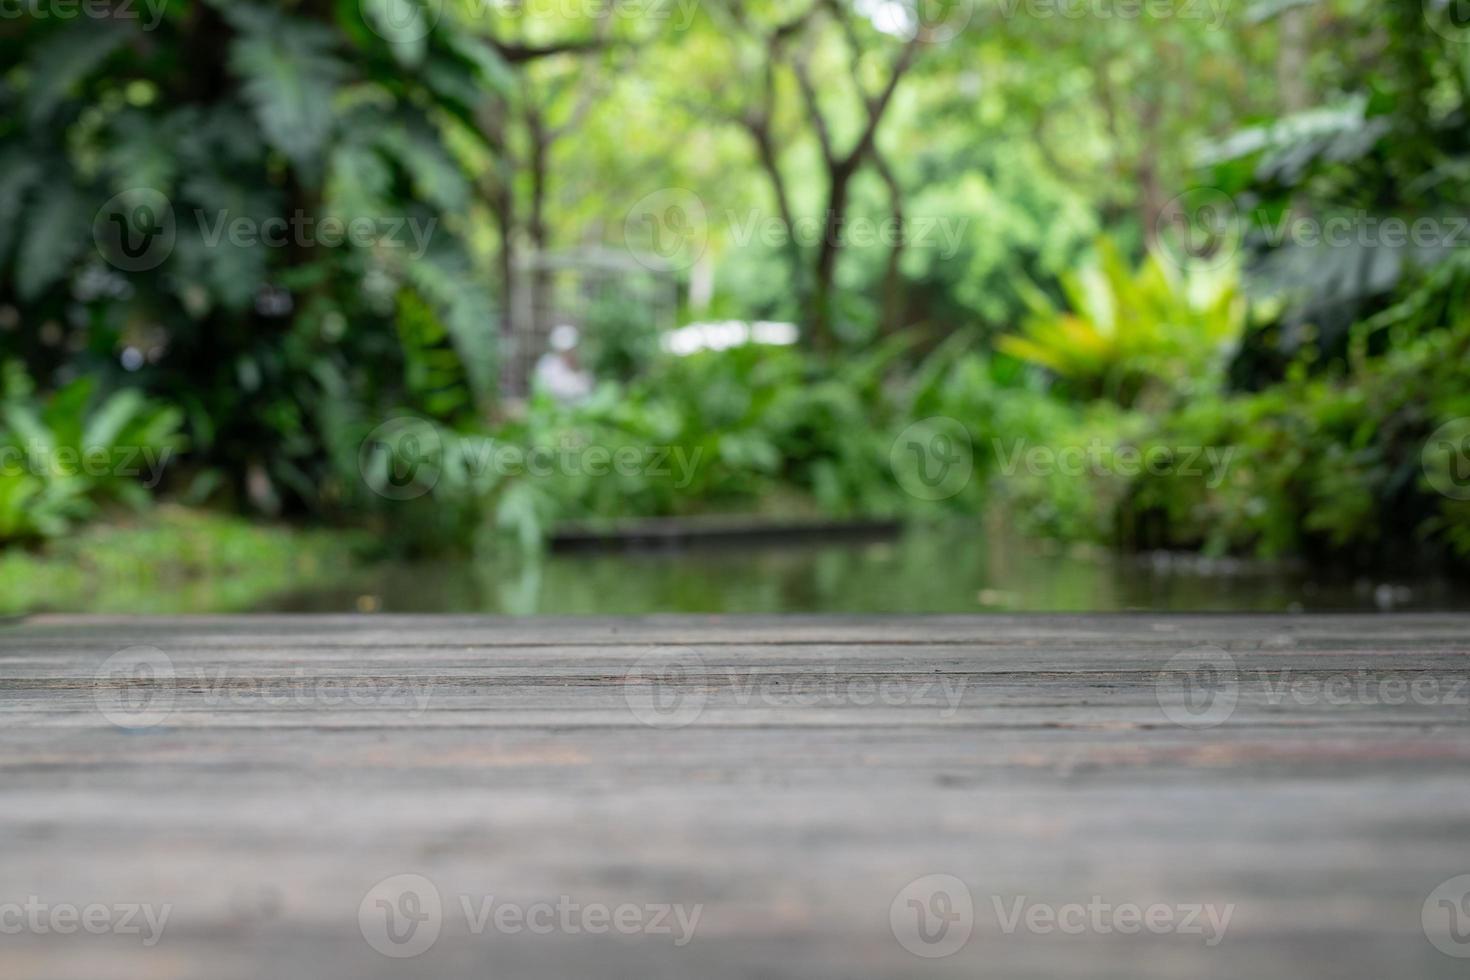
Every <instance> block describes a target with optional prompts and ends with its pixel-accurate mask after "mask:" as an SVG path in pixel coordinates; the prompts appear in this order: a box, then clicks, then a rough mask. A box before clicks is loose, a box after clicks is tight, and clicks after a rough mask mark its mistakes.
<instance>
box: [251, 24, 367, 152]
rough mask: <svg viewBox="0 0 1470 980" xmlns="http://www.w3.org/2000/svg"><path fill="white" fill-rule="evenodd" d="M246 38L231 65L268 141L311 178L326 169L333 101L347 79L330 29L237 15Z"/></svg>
mask: <svg viewBox="0 0 1470 980" xmlns="http://www.w3.org/2000/svg"><path fill="white" fill-rule="evenodd" d="M233 19H234V20H235V22H236V24H237V25H238V26H240V27H241V29H242V34H241V36H240V37H238V38H236V40H235V42H234V44H233V45H231V47H230V67H231V69H232V70H233V71H234V72H235V73H236V74H237V75H239V76H240V79H241V81H242V82H243V83H244V94H245V98H246V100H247V101H248V102H249V103H250V105H251V107H252V108H253V109H254V110H255V116H256V119H257V120H258V121H259V122H260V128H261V130H262V131H263V132H264V133H265V135H266V138H267V139H268V140H269V141H270V143H271V145H273V146H274V147H275V148H276V149H278V150H280V151H281V152H282V153H284V154H285V155H286V156H287V157H289V158H290V159H291V161H292V162H293V163H294V164H296V165H297V166H298V167H300V168H301V169H302V170H303V171H305V172H306V174H308V175H314V174H316V173H317V172H318V170H319V168H320V155H321V151H322V147H323V146H325V145H326V143H327V141H328V139H329V138H330V137H331V134H332V130H333V113H332V98H333V96H334V95H335V94H336V91H337V86H338V84H339V83H340V82H341V81H342V79H343V78H344V77H346V75H347V68H346V66H345V65H344V64H343V63H342V62H341V61H340V60H338V59H337V57H336V56H335V55H334V54H333V47H334V43H335V39H334V37H333V35H332V34H331V32H330V31H328V30H326V29H325V28H323V27H321V26H319V25H317V24H312V23H309V22H306V21H302V20H297V19H294V18H290V17H285V16H280V15H271V14H261V13H260V12H258V11H252V12H251V13H249V14H242V13H239V12H237V13H236V14H235V15H234V17H233Z"/></svg>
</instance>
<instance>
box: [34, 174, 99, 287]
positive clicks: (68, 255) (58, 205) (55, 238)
mask: <svg viewBox="0 0 1470 980" xmlns="http://www.w3.org/2000/svg"><path fill="white" fill-rule="evenodd" d="M89 217H90V215H88V213H87V209H86V206H85V205H84V204H83V202H82V200H81V198H80V197H78V196H77V193H76V191H75V190H74V189H73V187H72V186H71V184H69V183H66V182H57V183H56V184H54V185H53V186H52V188H51V189H50V190H48V191H47V192H46V193H45V194H42V195H41V198H40V200H39V201H38V202H37V203H36V205H35V206H34V207H32V208H31V209H30V212H29V214H28V215H27V217H26V220H25V221H24V222H23V227H22V229H21V234H22V235H23V236H24V237H23V238H22V239H21V242H20V250H19V251H18V252H17V253H16V259H15V287H16V290H17V291H18V292H19V293H20V296H21V299H26V300H33V299H35V298H36V297H38V296H40V295H41V294H42V293H44V292H45V291H46V290H47V289H49V288H51V286H53V285H54V284H55V283H56V282H57V281H58V280H59V279H61V278H62V277H63V276H64V275H66V273H67V270H68V269H69V268H70V267H71V264H72V261H73V260H74V259H75V258H76V257H77V255H78V253H80V252H81V250H82V248H83V245H84V243H85V242H86V239H87V234H88V227H89V226H88V223H87V219H88V218H89Z"/></svg>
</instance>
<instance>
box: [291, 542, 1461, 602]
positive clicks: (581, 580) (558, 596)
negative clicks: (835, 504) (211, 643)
mask: <svg viewBox="0 0 1470 980" xmlns="http://www.w3.org/2000/svg"><path fill="white" fill-rule="evenodd" d="M1467 606H1470V601H1467V590H1466V586H1465V583H1463V582H1461V583H1451V582H1447V581H1443V580H1437V579H1427V578H1422V577H1404V576H1397V577H1392V576H1390V577H1384V576H1370V577H1361V576H1359V577H1339V576H1333V575H1331V574H1329V573H1326V572H1323V571H1320V570H1317V571H1308V570H1305V569H1302V568H1293V567H1290V566H1281V565H1270V564H1264V563H1253V562H1241V561H1235V560H1208V559H1200V558H1193V557H1181V556H1166V555H1156V556H1118V555H1114V554H1111V553H1109V552H1107V551H1105V550H1102V549H1097V548H1089V547H1062V546H1059V545H1056V544H1054V543H1049V542H1037V541H1028V540H1025V539H1022V538H1019V537H1017V536H1015V535H1014V534H1009V533H1007V531H1006V529H1005V528H1004V527H1003V526H1001V525H984V526H982V525H946V526H938V527H920V528H912V529H910V530H908V531H906V532H904V533H903V534H901V535H900V536H898V537H896V538H895V539H893V540H884V541H871V540H865V541H828V542H823V543H812V542H810V541H802V542H793V543H791V544H780V543H775V544H772V543H765V544H761V545H759V546H749V547H731V546H728V545H723V546H719V547H690V548H684V549H681V550H662V551H657V552H643V553H593V554H588V553H578V554H567V555H559V554H552V555H547V556H544V557H542V558H539V559H537V560H525V559H513V558H509V557H502V558H498V559H495V560H488V561H483V560H482V561H477V562H470V561H457V562H436V563H424V564H412V565H384V566H378V567H374V568H370V569H365V570H363V571H361V572H360V573H358V574H355V575H352V576H351V577H350V578H349V579H347V580H344V581H341V582H338V583H335V584H332V585H329V586H326V587H323V588H320V589H313V590H311V591H309V592H304V593H294V594H291V595H285V596H280V597H277V598H276V599H274V600H272V601H271V602H269V603H268V604H266V605H265V606H264V607H262V608H265V609H270V610H288V611H347V610H353V609H364V610H382V611H385V612H486V613H504V614H509V615H537V614H541V615H558V614H559V615H579V614H644V613H658V612H688V613H698V612H705V613H803V612H836V613H905V612H912V613H955V612H986V611H992V612H1010V611H1014V612H1021V611H1057V612H1062V611H1066V612H1082V611H1114V610H1158V611H1235V610H1238V611H1257V612H1268V611H1269V612H1290V611H1324V610H1351V609H1360V610H1383V609H1453V608H1466V607H1467Z"/></svg>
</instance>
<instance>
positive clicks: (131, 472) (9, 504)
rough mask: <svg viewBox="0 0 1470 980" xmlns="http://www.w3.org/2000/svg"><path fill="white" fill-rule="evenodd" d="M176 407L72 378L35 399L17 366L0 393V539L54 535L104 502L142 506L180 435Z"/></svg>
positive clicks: (177, 446) (9, 370)
mask: <svg viewBox="0 0 1470 980" xmlns="http://www.w3.org/2000/svg"><path fill="white" fill-rule="evenodd" d="M181 422H182V415H181V413H180V412H179V411H178V410H176V409H173V408H169V407H166V406H162V405H159V404H157V403H154V402H150V401H149V400H148V399H146V398H144V396H143V395H142V394H141V393H140V392H138V391H136V390H132V389H124V390H121V391H116V392H113V393H112V394H111V395H109V396H107V397H106V398H100V397H98V394H97V388H96V385H95V384H94V383H93V382H92V381H90V380H88V379H82V380H78V381H74V382H72V383H71V384H69V385H67V386H66V387H64V388H62V389H60V390H59V391H57V392H55V393H54V394H53V395H52V396H51V397H50V398H48V399H46V400H45V401H44V402H41V403H37V402H36V401H35V400H34V393H33V392H32V390H31V389H30V386H29V384H28V383H27V379H26V378H25V376H24V374H23V373H22V372H20V371H19V370H18V368H17V366H16V365H14V364H11V365H8V366H7V369H6V371H5V386H4V389H3V398H0V542H5V541H10V540H27V539H35V538H42V537H55V536H57V535H60V534H64V533H65V532H66V531H68V530H69V529H70V528H71V527H72V526H73V524H75V523H76V522H77V521H79V520H83V519H85V518H87V517H89V516H91V515H92V514H93V513H95V512H96V510H97V508H98V507H100V506H102V505H105V504H108V503H123V504H127V505H129V506H132V507H134V508H142V507H144V506H147V504H148V503H149V501H150V500H151V497H150V494H149V490H150V489H152V488H154V487H156V486H157V485H158V482H159V480H160V479H161V478H162V477H163V474H164V468H165V467H166V466H167V464H168V463H169V461H170V458H171V457H172V455H173V454H174V453H175V452H176V451H177V450H179V449H180V448H181V447H182V445H183V441H182V439H181V437H180V435H179V428H180V424H181Z"/></svg>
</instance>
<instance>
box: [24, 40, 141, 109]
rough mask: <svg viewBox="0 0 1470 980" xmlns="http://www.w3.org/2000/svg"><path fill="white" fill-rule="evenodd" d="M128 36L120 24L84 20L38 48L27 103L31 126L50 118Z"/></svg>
mask: <svg viewBox="0 0 1470 980" xmlns="http://www.w3.org/2000/svg"><path fill="white" fill-rule="evenodd" d="M128 36H129V35H128V32H127V30H126V29H125V28H123V27H121V26H119V24H118V23H114V22H113V21H111V20H96V19H94V18H87V17H84V18H81V19H79V20H77V21H76V22H75V23H72V24H68V25H67V26H66V27H64V28H62V29H60V30H58V31H56V32H55V34H53V35H52V37H50V38H48V39H47V40H46V41H45V42H44V43H42V44H41V45H40V46H38V47H37V48H36V52H35V56H34V58H33V64H32V66H31V67H32V74H31V79H32V81H31V88H30V92H29V97H28V98H27V100H26V102H27V105H26V112H27V115H28V116H29V118H30V121H31V123H32V124H33V125H34V124H40V123H44V122H46V121H47V120H48V119H50V118H51V115H52V113H54V112H55V111H56V109H57V107H58V106H60V105H61V103H62V101H63V100H64V99H65V98H66V96H67V95H68V93H70V92H71V90H72V88H73V87H74V86H75V85H76V84H77V83H78V82H80V81H81V80H82V79H84V78H86V77H87V76H88V75H90V74H91V73H92V71H93V70H94V69H95V68H97V66H98V65H100V64H102V62H103V61H104V60H106V58H107V56H108V55H110V54H112V52H114V51H116V50H117V49H118V48H119V47H121V46H122V44H123V42H125V41H127V39H128Z"/></svg>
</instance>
